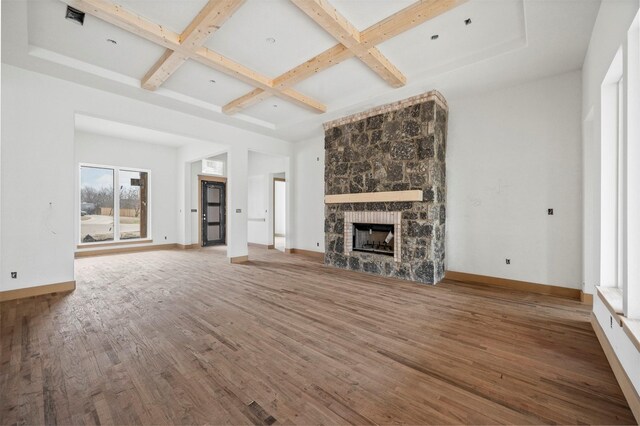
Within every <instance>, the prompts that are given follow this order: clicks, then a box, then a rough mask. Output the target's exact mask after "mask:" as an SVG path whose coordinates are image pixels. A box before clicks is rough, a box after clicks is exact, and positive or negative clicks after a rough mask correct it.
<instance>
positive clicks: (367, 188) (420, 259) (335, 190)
mask: <svg viewBox="0 0 640 426" xmlns="http://www.w3.org/2000/svg"><path fill="white" fill-rule="evenodd" d="M447 116H448V107H447V104H446V101H445V100H444V98H443V97H442V95H441V94H440V93H438V92H435V91H433V92H429V93H426V94H424V95H420V96H416V97H413V98H410V99H407V100H404V101H400V102H396V103H393V104H390V105H385V106H383V107H379V108H376V109H374V110H371V111H367V112H363V113H360V114H356V115H353V116H349V117H345V118H342V119H340V120H336V121H333V122H330V123H326V124H325V243H326V244H325V246H326V252H325V263H326V264H327V265H330V266H334V267H338V268H344V269H350V270H353V271H361V272H368V273H372V274H377V275H382V276H389V277H396V278H401V279H407V280H412V281H417V282H421V283H428V284H435V283H437V282H439V281H440V280H441V279H442V278H443V277H444V260H445V251H444V237H445V219H446V207H445V199H446V185H445V183H446V180H445V178H446V168H445V153H446V151H445V150H446V136H447V119H448V117H447Z"/></svg>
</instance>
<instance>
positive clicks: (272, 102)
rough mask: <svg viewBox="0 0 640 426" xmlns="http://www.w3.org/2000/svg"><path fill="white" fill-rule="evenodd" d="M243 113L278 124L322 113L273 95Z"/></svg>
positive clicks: (317, 115)
mask: <svg viewBox="0 0 640 426" xmlns="http://www.w3.org/2000/svg"><path fill="white" fill-rule="evenodd" d="M242 114H245V115H248V116H250V117H254V118H257V119H259V120H264V121H268V122H270V123H273V124H275V125H276V126H279V125H282V124H285V123H289V122H292V121H300V120H305V119H309V118H313V117H320V116H321V115H322V114H318V113H315V112H313V111H309V110H307V109H305V108H302V107H300V106H297V105H294V104H292V103H290V102H287V101H284V100H282V99H280V98H278V97H275V96H272V97H270V98H268V99H266V100H264V101H262V102H260V103H259V104H257V105H254V106H251V107H249V108H247V109H245V110H243V111H242Z"/></svg>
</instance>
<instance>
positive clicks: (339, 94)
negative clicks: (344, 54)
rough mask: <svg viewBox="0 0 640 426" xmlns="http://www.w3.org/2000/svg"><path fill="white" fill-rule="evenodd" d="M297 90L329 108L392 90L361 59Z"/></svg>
mask: <svg viewBox="0 0 640 426" xmlns="http://www.w3.org/2000/svg"><path fill="white" fill-rule="evenodd" d="M295 88H296V89H297V90H298V91H300V92H302V93H304V94H305V95H308V96H312V97H314V98H315V99H317V100H319V101H320V102H324V103H325V104H327V106H329V107H331V106H333V105H336V104H339V103H341V102H340V101H343V100H344V99H350V98H351V97H352V96H354V95H357V94H360V93H366V94H368V95H369V96H371V95H372V94H376V93H381V92H385V91H389V90H392V88H391V87H390V86H389V85H388V84H387V83H386V82H385V81H384V80H383V79H382V78H380V77H379V76H378V75H377V74H375V73H374V72H373V71H371V69H370V68H369V67H367V66H366V65H364V64H363V63H362V62H361V61H360V60H359V59H357V58H351V59H348V60H346V61H344V62H342V63H340V64H338V65H335V66H333V67H331V68H328V69H327V70H326V71H323V72H321V73H318V74H316V75H314V76H313V77H311V78H309V79H307V80H304V81H303V82H301V83H299V84H297V85H296V86H295Z"/></svg>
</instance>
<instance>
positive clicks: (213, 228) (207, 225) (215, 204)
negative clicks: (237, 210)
mask: <svg viewBox="0 0 640 426" xmlns="http://www.w3.org/2000/svg"><path fill="white" fill-rule="evenodd" d="M225 198H226V194H225V184H224V183H222V182H206V181H203V182H202V210H201V211H202V245H203V246H212V245H216V244H224V243H225V234H226V217H225V212H226V206H225Z"/></svg>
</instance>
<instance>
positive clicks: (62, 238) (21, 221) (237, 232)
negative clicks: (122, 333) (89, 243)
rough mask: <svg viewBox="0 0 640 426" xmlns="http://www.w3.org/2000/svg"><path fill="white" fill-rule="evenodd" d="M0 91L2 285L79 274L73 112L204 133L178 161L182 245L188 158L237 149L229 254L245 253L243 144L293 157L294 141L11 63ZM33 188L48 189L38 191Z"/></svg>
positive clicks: (180, 152)
mask: <svg viewBox="0 0 640 426" xmlns="http://www.w3.org/2000/svg"><path fill="white" fill-rule="evenodd" d="M2 89H3V90H2V108H1V114H2V117H1V118H2V135H1V137H2V144H1V149H2V153H1V154H0V158H1V161H2V163H1V164H0V170H1V174H2V177H1V185H2V187H1V189H0V192H1V194H2V207H1V208H2V212H1V213H0V217H2V222H1V223H0V227H1V231H0V232H1V233H2V240H1V242H0V263H1V268H0V269H1V270H2V272H3V274H2V276H1V277H0V291H5V290H11V289H16V288H25V287H31V286H37V285H45V284H52V283H58V282H66V281H71V280H73V279H74V271H73V263H74V252H75V246H76V244H75V243H76V239H75V227H76V220H75V215H76V210H77V209H76V204H75V194H76V186H75V184H76V171H75V170H76V168H75V152H74V133H75V129H74V116H75V114H76V113H77V112H79V113H83V114H85V115H90V116H95V117H101V118H105V119H109V120H112V121H117V122H121V123H127V124H132V125H135V126H139V127H144V128H148V129H154V130H158V131H163V132H166V133H171V134H177V135H182V136H185V137H189V138H194V139H198V140H200V141H202V142H201V143H200V144H194V145H193V146H188V147H183V148H180V149H179V150H178V155H177V157H178V158H177V159H176V166H175V167H177V168H178V169H179V170H178V179H177V185H178V193H177V200H178V202H177V203H176V205H175V207H174V208H173V210H174V211H173V213H175V214H176V215H177V221H176V222H177V242H179V243H181V244H184V243H185V241H187V240H190V238H189V237H190V234H191V233H190V229H191V219H190V217H189V216H188V215H186V210H187V209H188V208H189V206H190V198H191V197H190V193H189V173H190V170H189V167H188V164H190V163H191V162H192V161H193V160H196V159H199V158H204V157H208V156H211V155H215V154H217V153H220V152H221V151H224V149H222V150H221V149H220V148H221V147H222V148H224V147H228V149H229V151H230V152H234V153H235V154H236V155H234V156H233V159H232V158H231V157H230V158H229V167H230V170H231V168H232V166H233V163H234V162H236V163H237V164H239V167H237V168H236V170H237V172H238V177H237V178H236V177H234V176H231V175H230V176H229V181H230V182H231V181H232V180H233V181H235V184H234V185H235V186H236V189H237V190H236V191H235V192H233V193H232V196H231V199H230V209H235V208H236V207H235V206H236V205H237V206H238V207H237V208H241V209H242V213H240V214H237V215H235V216H234V217H233V219H232V220H231V221H232V222H233V226H232V228H231V229H232V235H233V236H234V240H235V243H234V244H235V245H234V247H233V250H234V251H233V252H231V253H228V255H231V254H233V255H242V254H238V253H244V254H245V255H246V253H247V247H246V241H247V239H246V228H247V225H246V215H245V214H244V213H245V211H246V198H247V197H246V176H247V167H246V164H247V150H248V149H259V150H261V151H265V152H270V153H272V154H277V155H284V156H288V155H290V149H291V145H290V144H289V143H288V142H285V141H282V140H279V139H275V138H270V137H266V136H262V135H258V134H256V133H252V132H248V131H245V130H240V129H237V128H234V127H231V126H227V125H223V124H220V123H215V122H213V121H209V120H205V119H202V118H198V117H194V116H191V115H187V114H183V113H178V112H176V111H172V110H169V109H165V108H161V107H158V106H155V105H152V104H149V103H145V102H141V101H137V100H133V99H130V98H127V97H123V96H118V95H114V94H111V93H108V92H104V91H100V90H96V89H91V88H88V87H85V86H81V85H78V84H74V83H71V82H67V81H63V80H58V79H55V78H52V77H48V76H45V75H42V74H38V73H34V72H31V71H26V70H23V69H20V68H17V67H14V66H10V65H6V64H3V66H2ZM243 158H244V160H243ZM243 161H244V165H245V166H244V167H243V166H242V164H243ZM27 170H29V171H36V173H32V172H29V173H27V172H26V171H27ZM34 189H37V191H38V194H43V196H38V197H34V196H33V191H34ZM232 191H233V190H232ZM231 221H230V222H231ZM10 271H17V272H18V279H11V278H10V276H9V272H10Z"/></svg>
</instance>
